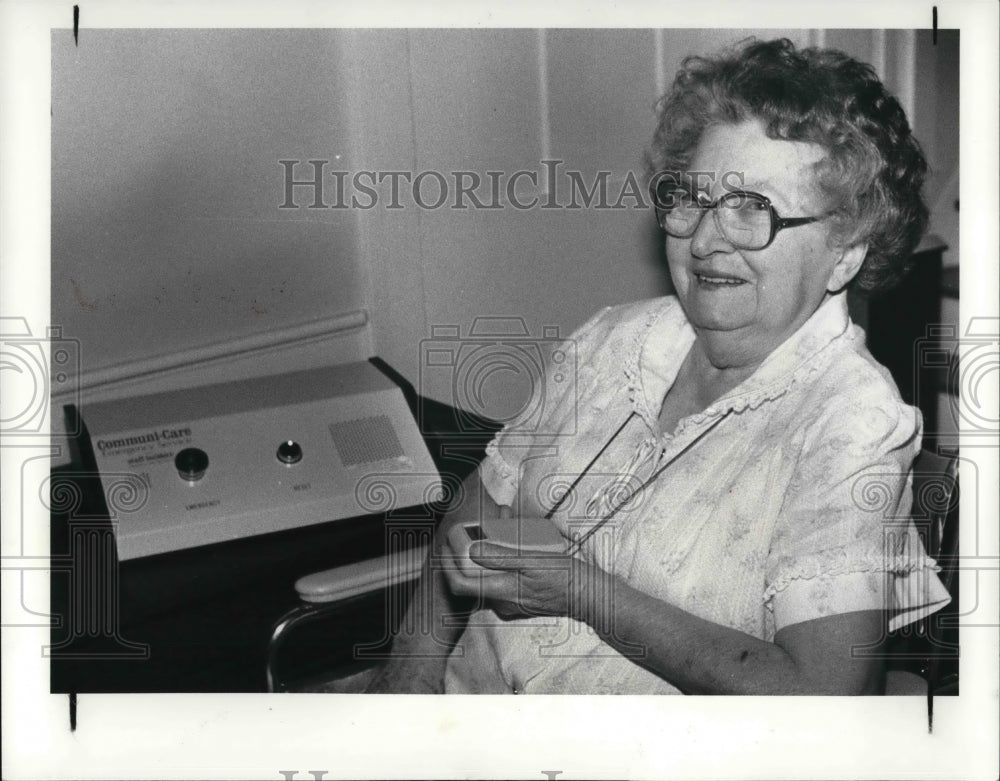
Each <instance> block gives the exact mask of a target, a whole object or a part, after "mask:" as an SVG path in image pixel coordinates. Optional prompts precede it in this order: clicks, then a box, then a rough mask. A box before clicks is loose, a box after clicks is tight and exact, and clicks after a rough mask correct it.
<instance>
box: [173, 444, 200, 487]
mask: <svg viewBox="0 0 1000 781" xmlns="http://www.w3.org/2000/svg"><path fill="white" fill-rule="evenodd" d="M174 466H175V467H177V473H178V474H179V475H180V476H181V478H182V479H184V480H187V481H188V482H189V483H196V482H197V481H199V480H201V478H203V477H204V476H205V470H206V469H208V453H206V452H205V451H204V450H202V449H201V448H197V447H186V448H184V449H183V450H182V451H180V452H179V453H178V454H177V455H176V456H174Z"/></svg>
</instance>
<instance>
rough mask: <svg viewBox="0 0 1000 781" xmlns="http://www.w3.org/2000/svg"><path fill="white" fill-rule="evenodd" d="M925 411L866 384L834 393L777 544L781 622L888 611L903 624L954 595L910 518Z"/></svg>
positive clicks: (769, 591)
mask: <svg viewBox="0 0 1000 781" xmlns="http://www.w3.org/2000/svg"><path fill="white" fill-rule="evenodd" d="M919 447H920V418H919V412H918V411H917V410H915V409H914V408H912V407H909V406H907V405H905V404H903V403H902V402H900V401H898V400H895V399H891V398H886V399H884V400H883V399H877V398H876V399H872V398H871V394H870V393H866V392H864V391H862V392H859V393H858V394H857V395H856V396H852V397H851V398H849V399H847V398H841V399H839V400H838V399H832V400H830V401H829V403H828V405H827V406H826V409H825V410H824V412H823V413H822V414H821V415H820V416H819V419H818V420H817V422H816V424H815V425H814V426H812V427H811V429H810V431H809V432H808V433H807V434H806V435H805V438H804V444H803V450H802V455H801V457H800V459H799V462H798V464H797V467H796V470H795V474H794V475H793V478H792V480H791V482H790V484H789V489H788V492H787V494H786V496H785V501H784V503H783V506H782V512H781V515H780V517H779V521H778V524H777V527H776V529H775V532H774V535H773V537H772V542H771V550H770V552H769V554H768V560H767V568H766V589H765V602H766V604H767V605H768V606H769V607H770V608H771V610H772V611H773V616H774V626H775V630H776V631H777V630H778V629H781V628H782V627H785V626H790V625H792V624H796V623H800V622H802V621H807V620H811V619H815V618H821V617H824V616H830V615H837V614H841V613H848V612H853V611H858V610H888V611H889V614H890V629H896V628H898V627H900V626H903V625H905V624H907V623H910V622H912V621H916V620H917V619H919V618H921V617H923V616H925V615H928V614H930V613H932V612H934V611H935V610H938V609H940V608H942V607H944V605H946V604H947V602H948V593H947V591H946V590H945V589H944V587H943V586H942V585H941V582H940V580H939V579H938V577H937V575H936V572H937V571H938V568H937V566H936V564H935V562H934V561H933V560H932V559H930V558H929V557H928V556H927V554H926V552H925V550H924V548H923V545H922V543H921V541H920V538H919V536H918V535H917V532H916V529H915V527H914V525H913V523H912V520H911V518H910V505H911V499H912V464H913V460H914V458H915V457H916V455H917V453H918V452H919Z"/></svg>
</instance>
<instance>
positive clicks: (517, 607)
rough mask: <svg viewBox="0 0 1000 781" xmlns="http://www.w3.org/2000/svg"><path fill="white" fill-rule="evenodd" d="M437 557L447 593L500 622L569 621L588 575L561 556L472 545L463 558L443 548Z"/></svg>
mask: <svg viewBox="0 0 1000 781" xmlns="http://www.w3.org/2000/svg"><path fill="white" fill-rule="evenodd" d="M441 553H442V560H443V561H442V563H443V565H444V567H445V577H446V578H447V580H448V586H449V588H450V589H451V590H452V593H454V594H457V595H460V596H467V597H477V598H479V599H481V600H482V601H484V602H485V603H487V604H488V605H489V606H490V607H492V608H493V609H494V610H495V611H496V612H497V614H498V615H500V616H501V617H502V618H514V617H524V616H565V615H572V614H573V613H574V612H576V608H577V603H578V601H579V592H580V589H581V585H582V583H584V582H585V580H586V578H587V577H588V574H589V566H588V565H587V564H586V563H585V562H583V561H582V560H580V559H577V558H574V557H572V556H568V555H566V554H557V553H533V552H523V553H522V552H520V551H518V550H517V549H516V548H511V547H507V546H505V545H497V544H494V543H490V542H475V543H473V544H472V545H471V547H470V548H469V556H468V558H466V556H465V555H464V553H463V552H461V551H455V550H453V549H452V548H451V546H450V545H448V544H447V542H446V543H445V545H444V546H443V548H442V551H441Z"/></svg>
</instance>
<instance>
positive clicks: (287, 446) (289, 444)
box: [278, 439, 302, 464]
mask: <svg viewBox="0 0 1000 781" xmlns="http://www.w3.org/2000/svg"><path fill="white" fill-rule="evenodd" d="M278 460H279V461H280V462H281V463H283V464H297V463H299V461H301V460H302V447H301V446H300V445H299V443H298V442H293V441H292V440H290V439H289V440H288V441H286V442H282V443H281V444H280V445H279V446H278Z"/></svg>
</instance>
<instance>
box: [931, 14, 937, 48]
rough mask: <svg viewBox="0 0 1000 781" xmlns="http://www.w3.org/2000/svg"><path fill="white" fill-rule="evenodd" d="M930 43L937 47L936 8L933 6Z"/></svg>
mask: <svg viewBox="0 0 1000 781" xmlns="http://www.w3.org/2000/svg"><path fill="white" fill-rule="evenodd" d="M931 22H932V25H933V26H932V28H931V43H933V44H934V45H935V46H937V6H934V10H933V11H931Z"/></svg>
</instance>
